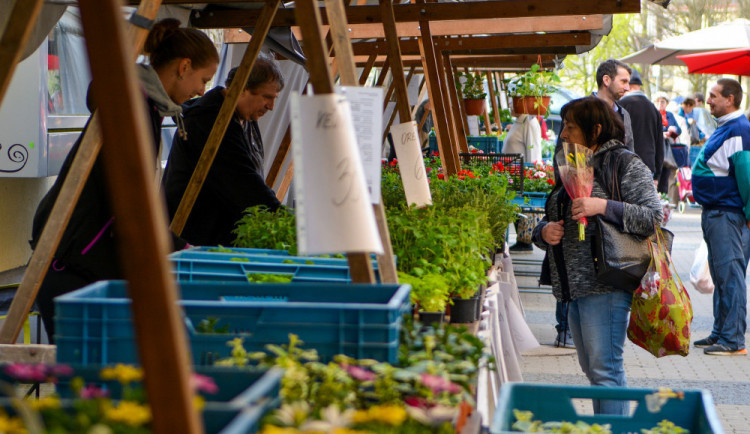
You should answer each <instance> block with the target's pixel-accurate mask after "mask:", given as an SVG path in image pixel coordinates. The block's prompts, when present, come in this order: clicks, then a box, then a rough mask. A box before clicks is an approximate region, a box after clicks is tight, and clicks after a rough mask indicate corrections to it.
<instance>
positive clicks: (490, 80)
mask: <svg viewBox="0 0 750 434" xmlns="http://www.w3.org/2000/svg"><path fill="white" fill-rule="evenodd" d="M484 76H485V78H486V79H487V87H488V88H489V90H490V104H492V115H493V116H492V117H493V118H494V119H495V123H496V124H497V128H498V131H499V132H501V133H502V132H503V124H502V122H500V111H499V110H498V104H497V91H496V90H495V80H494V74H493V73H491V72H485V74H484ZM487 134H489V133H487Z"/></svg>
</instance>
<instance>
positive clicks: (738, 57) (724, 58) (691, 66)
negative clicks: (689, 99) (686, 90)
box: [677, 48, 750, 76]
mask: <svg viewBox="0 0 750 434" xmlns="http://www.w3.org/2000/svg"><path fill="white" fill-rule="evenodd" d="M677 58H678V59H680V60H682V61H683V62H685V64H686V65H687V67H688V73H690V74H732V75H744V76H748V75H750V48H737V49H734V50H721V51H708V52H705V53H697V54H686V55H683V56H677Z"/></svg>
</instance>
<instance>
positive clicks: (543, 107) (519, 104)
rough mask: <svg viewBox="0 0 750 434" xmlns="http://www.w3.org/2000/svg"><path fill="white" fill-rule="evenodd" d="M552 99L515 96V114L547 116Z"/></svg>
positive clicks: (547, 97)
mask: <svg viewBox="0 0 750 434" xmlns="http://www.w3.org/2000/svg"><path fill="white" fill-rule="evenodd" d="M550 99H551V97H549V96H520V97H519V96H514V97H513V112H514V113H515V114H516V115H521V114H526V115H538V116H545V115H546V114H547V107H549V102H550Z"/></svg>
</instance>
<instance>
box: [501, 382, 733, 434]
mask: <svg viewBox="0 0 750 434" xmlns="http://www.w3.org/2000/svg"><path fill="white" fill-rule="evenodd" d="M655 392H657V390H655V389H630V388H625V387H587V386H560V385H551V384H531V383H508V384H505V385H503V387H502V388H501V389H500V398H499V400H498V403H497V407H496V409H495V415H494V417H493V420H492V426H491V427H490V432H491V433H492V434H504V433H507V432H511V426H512V425H513V423H514V422H515V417H514V416H513V410H514V409H517V410H522V411H531V412H532V413H534V417H533V420H541V421H542V422H551V421H557V422H561V421H566V422H577V421H583V422H586V423H589V424H593V423H598V424H610V425H611V426H612V433H613V434H625V433H640V432H641V429H649V428H653V427H655V426H656V425H657V424H658V423H659V422H661V421H662V420H664V419H666V420H669V421H670V422H673V423H674V424H675V425H677V426H680V427H682V428H685V429H687V430H689V431H690V433H691V434H704V433H705V434H709V433H714V434H722V433H723V432H724V430H723V429H722V427H721V423H720V421H719V417H718V415H717V414H716V409H715V408H714V404H713V399H712V398H711V394H710V393H709V392H708V391H705V390H686V391H684V394H685V396H684V398H683V399H677V398H673V399H669V400H668V401H667V402H666V403H665V404H664V405H663V406H662V407H661V409H660V410H659V411H657V412H655V413H651V412H650V411H648V408H647V407H646V400H645V399H646V395H650V394H652V393H655ZM581 398H583V399H587V398H588V399H614V400H628V401H636V402H637V407H636V409H635V412H634V413H633V414H632V416H614V415H603V414H600V415H583V414H581V415H579V414H577V412H576V410H575V407H574V405H573V401H572V400H573V399H581Z"/></svg>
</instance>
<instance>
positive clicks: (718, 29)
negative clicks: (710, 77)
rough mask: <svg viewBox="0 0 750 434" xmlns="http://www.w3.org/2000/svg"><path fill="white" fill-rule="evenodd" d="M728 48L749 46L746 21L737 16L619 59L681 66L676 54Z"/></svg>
mask: <svg viewBox="0 0 750 434" xmlns="http://www.w3.org/2000/svg"><path fill="white" fill-rule="evenodd" d="M730 48H750V20H747V19H744V18H740V19H737V20H734V21H729V22H726V23H722V24H718V25H716V26H712V27H706V28H704V29H700V30H696V31H693V32H689V33H685V34H683V35H679V36H674V37H672V38H668V39H665V40H663V41H660V42H656V43H654V44H653V45H649V46H648V47H646V48H644V49H643V50H641V51H638V52H636V53H633V54H631V55H629V56H626V57H624V58H622V59H620V60H622V61H623V62H625V63H641V64H647V65H674V66H685V63H684V62H683V61H682V60H680V59H678V58H677V56H680V55H683V54H693V53H702V52H705V51H716V50H726V49H730Z"/></svg>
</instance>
